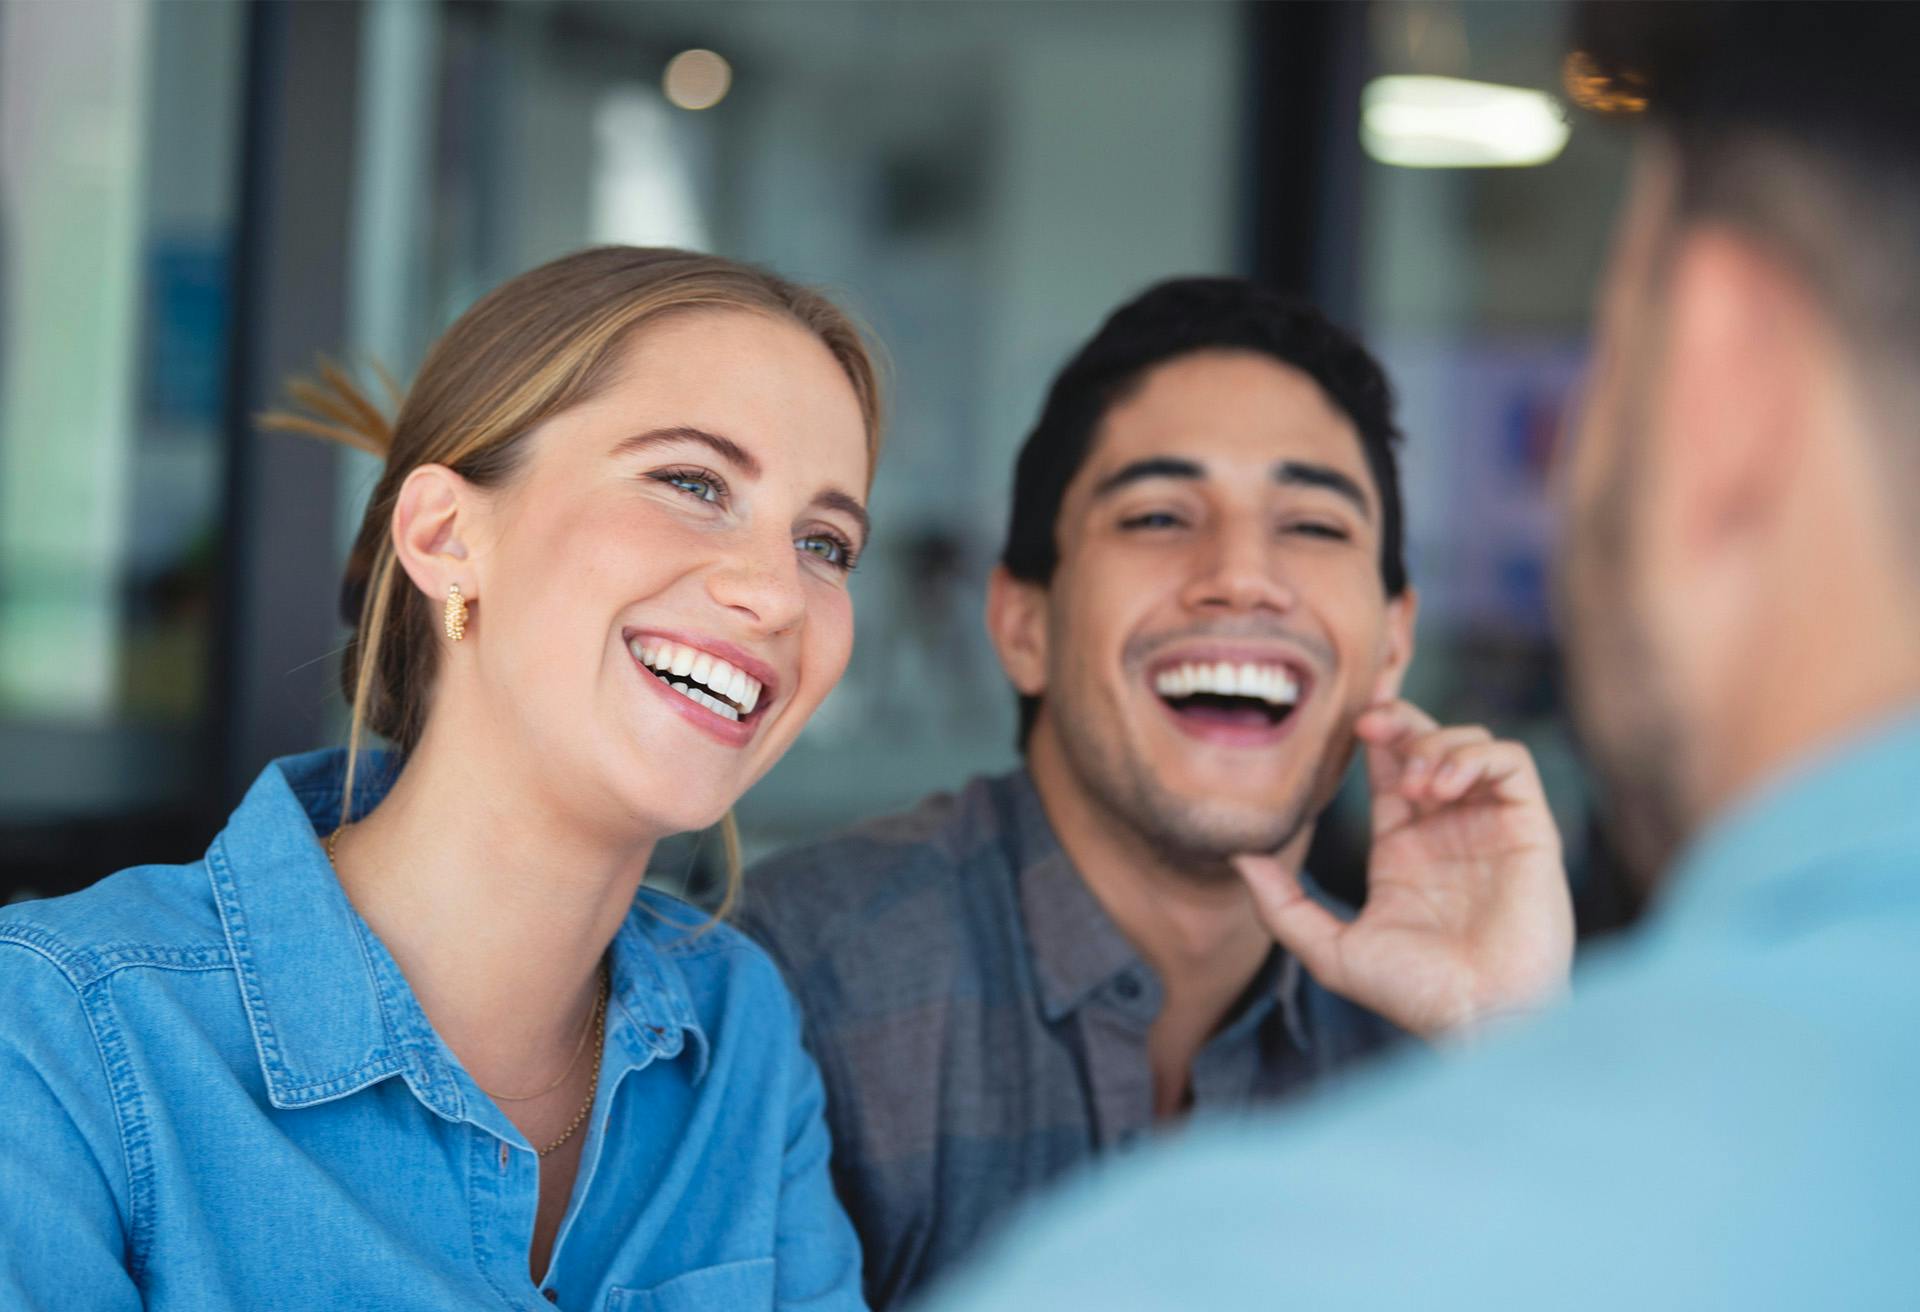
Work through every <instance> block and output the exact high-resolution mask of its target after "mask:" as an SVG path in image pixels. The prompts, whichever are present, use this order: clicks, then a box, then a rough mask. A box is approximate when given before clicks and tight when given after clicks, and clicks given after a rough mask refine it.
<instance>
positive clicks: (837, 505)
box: [813, 487, 873, 542]
mask: <svg viewBox="0 0 1920 1312" xmlns="http://www.w3.org/2000/svg"><path fill="white" fill-rule="evenodd" d="M813 504H814V505H816V506H820V507H823V508H824V509H827V510H838V511H839V512H840V513H842V514H844V515H846V516H847V517H848V518H849V519H851V520H852V521H853V522H854V523H856V524H858V525H859V526H860V540H861V541H862V542H865V541H866V540H867V535H868V533H869V532H870V531H871V529H872V527H873V525H872V522H871V521H870V520H868V518H867V508H866V507H865V506H863V505H861V504H860V498H858V497H856V496H854V495H853V494H852V493H850V492H842V491H841V490H840V489H839V488H837V487H830V488H826V489H824V490H822V491H821V492H820V493H819V494H818V495H816V496H815V497H814V498H813Z"/></svg>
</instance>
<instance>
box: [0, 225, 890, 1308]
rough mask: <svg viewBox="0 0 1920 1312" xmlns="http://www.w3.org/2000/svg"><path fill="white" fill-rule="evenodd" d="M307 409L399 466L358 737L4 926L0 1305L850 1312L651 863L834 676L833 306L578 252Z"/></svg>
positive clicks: (850, 468) (775, 1110) (831, 1223)
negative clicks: (173, 854) (379, 385)
mask: <svg viewBox="0 0 1920 1312" xmlns="http://www.w3.org/2000/svg"><path fill="white" fill-rule="evenodd" d="M335 382H336V383H338V382H339V380H337V379H336V380H335ZM304 398H305V400H306V401H307V403H308V407H309V409H311V410H314V411H315V412H317V413H318V414H319V415H320V416H321V418H320V419H318V420H316V419H313V418H304V419H295V418H290V417H285V416H283V417H281V422H282V424H283V425H288V426H297V427H304V428H306V429H308V430H309V431H316V432H322V433H325V434H326V435H329V436H335V437H339V438H341V439H343V440H347V441H351V442H354V443H355V444H357V445H361V446H364V447H367V448H369V449H371V450H373V451H375V452H376V453H377V454H379V455H381V456H383V457H384V459H385V461H386V470H385V473H384V475H383V477H382V478H381V480H380V482H379V485H378V486H377V487H376V488H375V490H374V493H373V497H372V501H371V504H370V505H369V507H368V509H367V515H366V520H365V522H364V524H363V525H362V528H361V531H360V536H359V539H358V542H357V544H356V547H355V550H354V553H353V556H352V560H351V562H350V565H349V571H348V576H349V595H350V596H357V597H358V598H359V600H358V613H359V620H358V624H357V626H356V628H355V631H354V636H353V645H352V646H351V647H350V648H349V650H348V661H347V665H346V670H345V676H346V677H345V682H346V684H347V687H348V691H349V693H350V695H351V698H352V703H353V729H352V737H351V738H350V742H349V748H350V750H349V751H346V752H342V751H337V750H336V751H322V752H315V753H312V754H309V755H306V756H300V757H293V758H289V759H285V760H281V761H276V762H274V763H273V764H272V765H271V766H269V767H268V768H267V770H266V771H265V773H263V774H262V775H261V776H260V778H259V780H258V781H257V782H256V783H255V784H254V786H253V788H252V790H251V791H250V792H249V793H248V794H247V797H246V799H245V801H243V802H242V803H241V805H240V808H239V809H238V810H237V811H236V812H235V813H234V814H233V816H232V818H231V820H230V821H229V823H228V825H227V828H226V829H225V830H224V831H223V832H222V833H221V834H220V835H219V836H218V837H217V838H216V839H214V841H213V845H212V847H211V848H210V849H209V850H208V852H207V855H206V858H205V859H204V860H203V861H200V862H196V863H194V864H192V865H187V866H173V867H158V866H155V867H145V868H141V869H136V870H130V871H126V872H124V873H122V874H120V875H117V876H114V877H112V878H110V879H107V880H105V881H103V882H102V883H100V884H98V885H96V886H95V887H94V888H92V889H90V890H88V891H86V892H83V893H79V894H76V895H74V896H72V897H68V898H61V899H57V900H53V901H48V902H40V903H30V904H26V905H22V906H18V907H13V908H9V909H7V910H6V911H5V912H4V913H0V999H4V1000H5V1005H4V1006H0V1306H4V1307H6V1308H9V1309H16V1308H18V1309H34V1308H54V1307H58V1308H88V1309H106V1308H138V1307H146V1308H193V1309H208V1308H241V1307H245V1308H266V1307H272V1308H296V1307H298V1308H310V1307H353V1308H372V1307H379V1308H463V1309H465V1308H476V1307H513V1308H541V1307H547V1306H549V1305H558V1306H560V1307H564V1308H578V1309H583V1310H584V1309H602V1308H611V1309H622V1308H634V1309H640V1308H646V1309H662V1310H665V1309H680V1308H699V1309H727V1308H749V1307H753V1308H764V1307H773V1306H779V1307H789V1306H805V1307H808V1308H816V1307H818V1308H826V1307H841V1306H854V1305H857V1303H858V1299H859V1295H858V1290H859V1287H860V1282H859V1275H860V1271H859V1254H858V1250H857V1248H856V1245H855V1241H854V1237H853V1234H852V1232H851V1230H850V1229H849V1227H848V1225H847V1222H846V1219H845V1217H844V1216H843V1215H842V1213H841V1210H840V1208H839V1205H838V1204H837V1203H836V1202H835V1200H834V1197H833V1193H832V1189H831V1186H830V1183H829V1180H828V1174H827V1156H828V1145H827V1138H826V1132H825V1130H824V1129H823V1126H822V1120H821V1108H820V1086H819V1080H818V1077H817V1076H816V1074H815V1071H814V1069H813V1067H812V1065H811V1063H810V1062H809V1060H808V1058H807V1057H806V1055H805V1053H804V1052H803V1050H802V1049H801V1047H800V1041H799V1031H798V1026H797V1024H796V1021H795V1017H794V1012H793V1009H792V1005H791V1003H790V1002H789V999H788V996H787V994H786V993H785V992H784V990H783V989H782V987H781V985H780V983H779V980H778V976H777V975H776V973H775V971H774V969H773V967H772V966H771V965H770V964H769V963H768V962H767V960H766V959H765V958H764V957H763V956H762V955H761V953H760V952H759V951H758V950H757V949H755V948H753V947H751V946H749V945H748V944H747V943H746V941H745V940H744V939H742V938H741V937H739V936H738V935H737V934H735V933H734V932H733V931H731V930H729V929H726V928H724V927H713V926H709V925H707V924H706V923H704V918H703V917H701V916H700V915H698V914H697V913H695V912H693V911H691V910H690V909H689V908H687V907H685V906H684V905H681V904H679V903H676V902H674V901H673V900H672V899H670V898H668V897H666V896H664V895H661V894H658V893H655V892H653V891H650V890H647V889H645V888H643V887H642V886H641V885H642V879H643V876H644V874H645V872H646V868H647V860H648V855H649V853H650V852H651V851H652V849H653V846H654V844H655V842H656V841H657V840H658V839H660V838H662V837H664V836H666V835H669V834H673V833H678V832H683V831H687V830H694V829H699V828H702V827H704V826H707V825H711V824H713V823H715V822H716V821H718V820H720V819H721V817H722V816H724V815H725V814H726V813H727V811H728V809H729V807H730V806H731V805H732V804H733V802H734V801H735V800H736V799H738V798H739V797H740V795H741V794H742V793H743V792H744V791H745V790H746V789H747V788H748V786H749V785H751V784H752V783H753V782H754V781H755V780H756V779H758V778H759V777H760V776H761V774H763V773H764V772H765V771H766V769H767V768H768V767H769V766H771V765H772V764H773V762H774V761H775V760H776V759H777V758H778V757H779V756H780V754H781V753H782V752H783V751H784V750H785V749H786V748H787V746H788V745H789V744H790V743H791V742H792V741H793V738H794V735H795V734H796V733H798V732H799V730H800V727H801V725H803V724H804V723H805V722H806V719H807V717H808V716H809V715H810V714H811V713H812V712H813V710H814V709H815V707H817V706H818V705H819V704H820V700H821V698H822V697H824V696H825V695H826V693H827V691H828V689H830V688H831V687H832V686H833V684H834V682H835V681H836V680H837V679H838V678H839V677H840V674H841V671H842V670H843V669H844V667H845V665H846V661H847V656H848V652H849V649H850V647H851V644H852V640H853V612H852V606H851V603H850V601H849V597H848V592H847V572H848V571H849V570H850V569H851V568H852V567H853V563H854V559H855V557H856V556H857V555H858V553H859V551H860V548H861V545H862V542H863V540H864V538H865V535H866V515H865V512H864V510H863V509H862V504H863V501H864V497H865V494H866V491H867V488H868V485H869V482H870V479H871V476H872V470H873V460H874V456H875V454H876V448H877V441H878V427H879V425H878V397H877V391H876V386H875V381H874V371H873V368H872V366H871V364H870V362H869V359H868V357H867V355H866V352H865V350H864V348H863V346H862V345H861V342H860V338H859V336H858V334H857V333H856V331H855V330H854V329H853V327H852V326H851V325H850V324H849V323H848V321H847V320H846V318H845V317H844V316H843V315H842V314H841V313H840V312H838V311H837V310H836V309H834V308H833V307H832V306H831V305H829V304H828V303H827V302H826V301H824V300H822V299H821V298H820V297H818V296H817V295H815V294H813V293H810V292H807V291H805V290H802V289H800V288H797V287H794V286H792V285H790V284H787V283H785V282H782V281H781V280H779V279H777V278H774V277H771V276H769V275H767V274H764V273H762V272H760V271H758V270H755V269H751V268H746V267H743V266H740V265H736V264H732V263H729V262H727V261H723V260H718V259H713V258H709V257H705V256H698V255H690V254H686V253H682V252H677V251H665V250H638V249H632V248H606V249H600V250H593V251H587V252H583V253H581V254H578V255H574V256H570V257H568V258H565V259H562V260H559V261H556V262H554V263H552V264H549V265H546V266H544V267H542V268H540V269H537V270H535V271H533V272H532V273H529V274H526V275H524V276H522V277H520V278H516V279H515V280H513V281H512V282H509V283H507V284H506V285H505V286H503V287H501V288H499V289H498V290H496V291H494V292H493V293H492V294H490V295H489V296H487V297H486V298H485V299H484V300H482V301H480V302H479V303H478V304H477V305H475V306H474V307H473V308H472V309H471V310H469V311H468V312H467V313H466V315H465V316H464V317H462V318H461V319H460V321H459V322H458V323H456V324H455V325H454V326H453V327H452V328H451V329H450V330H449V331H448V332H447V334H446V335H445V336H444V337H443V338H442V339H441V340H440V341H439V343H437V344H436V345H435V347H434V349H433V351H432V352H431V354H430V355H429V357H428V359H427V361H426V363H425V365H424V366H423V367H422V369H421V370H420V374H419V377H418V379H417V380H416V382H415V383H414V385H413V387H412V390H411V392H410V393H409V394H408V396H407V397H406V398H405V402H404V404H403V405H402V406H401V408H400V411H399V414H398V417H397V419H396V421H395V422H394V423H393V425H392V427H391V430H390V431H389V430H388V428H387V426H386V425H385V423H384V421H383V420H382V419H381V417H380V414H379V412H378V411H377V410H376V409H375V408H374V407H373V406H371V405H369V404H367V403H366V402H365V401H364V400H362V399H361V398H360V397H359V396H358V395H357V394H355V393H353V392H352V390H351V389H350V388H347V387H345V386H344V385H341V386H337V387H335V388H333V389H332V390H325V389H313V388H308V389H306V391H305V393H304ZM293 600H294V602H295V604H311V605H325V604H328V602H329V601H330V600H331V599H329V598H319V597H315V598H306V599H297V598H296V599H293ZM368 731H371V732H374V733H378V734H380V735H382V736H384V737H385V738H386V739H388V740H389V741H390V742H391V743H392V744H393V747H394V750H393V752H392V753H390V754H373V753H364V754H356V753H354V752H353V751H352V750H351V749H352V748H353V747H354V746H357V745H358V744H359V743H360V742H361V741H362V739H363V737H364V736H365V735H366V734H367V733H368Z"/></svg>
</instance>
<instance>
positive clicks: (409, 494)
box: [393, 465, 483, 606]
mask: <svg viewBox="0 0 1920 1312" xmlns="http://www.w3.org/2000/svg"><path fill="white" fill-rule="evenodd" d="M478 513H479V505H478V499H477V497H476V494H475V490H474V488H473V485H472V484H470V483H468V482H467V480H466V479H464V478H462V477H460V475H458V474H456V473H454V472H453V471H452V470H451V469H448V468H447V467H446V466H445V465H421V466H419V467H418V468H416V469H415V470H414V471H413V472H412V473H410V474H408V475H407V481H406V482H404V483H402V484H401V485H400V497H399V499H398V500H397V501H396V502H395V503H394V507H393V551H394V555H395V556H397V557H398V558H399V560H400V568H402V569H404V570H406V572H407V577H408V578H410V579H412V580H413V585H414V586H415V587H416V588H419V589H420V591H422V592H424V593H425V594H426V596H427V600H428V601H431V602H432V603H433V604H434V605H436V606H438V605H439V604H440V603H441V602H442V601H444V600H445V599H446V595H447V589H448V588H449V587H450V586H452V585H454V584H459V586H460V591H461V592H462V593H463V594H464V595H465V596H466V598H467V600H468V601H473V600H475V599H476V598H478V597H479V596H480V594H481V592H482V591H483V589H482V587H481V584H480V580H479V579H478V578H476V577H474V569H473V561H472V558H471V553H469V551H468V549H467V538H468V537H469V536H470V535H471V532H472V529H473V527H474V524H473V520H474V518H475V516H476V515H477V514H478Z"/></svg>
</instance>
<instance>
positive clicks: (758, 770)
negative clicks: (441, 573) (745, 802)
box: [459, 310, 868, 835]
mask: <svg viewBox="0 0 1920 1312" xmlns="http://www.w3.org/2000/svg"><path fill="white" fill-rule="evenodd" d="M528 441H529V448H530V449H529V451H528V453H527V460H526V463H525V464H524V465H523V466H522V467H521V469H520V470H519V472H518V473H517V474H516V475H515V476H514V477H513V478H511V479H510V480H509V481H508V483H507V484H506V485H505V486H504V487H502V488H500V489H498V490H497V491H494V492H491V493H481V494H479V496H478V498H477V500H478V501H479V502H480V507H481V508H480V512H479V514H478V516H477V519H478V525H477V532H476V533H475V534H474V537H475V538H476V539H478V542H477V544H476V547H475V549H474V550H473V552H472V562H471V569H472V572H473V574H474V577H475V579H476V584H477V587H478V589H479V591H478V593H477V595H476V596H475V598H474V602H475V605H474V622H473V624H472V627H471V628H470V630H469V636H468V640H467V643H466V644H465V645H466V646H467V647H468V648H469V649H470V650H469V651H462V652H460V653H459V656H460V657H462V658H467V659H468V661H469V662H470V664H469V670H468V671H467V673H470V675H471V678H472V680H473V684H474V688H473V690H474V691H475V692H476V693H477V694H478V695H477V697H475V698H471V699H469V698H464V697H463V698H460V699H459V700H461V701H462V702H465V703H467V704H468V705H477V706H478V708H480V709H479V711H478V713H479V714H482V715H484V716H487V717H489V718H490V719H493V720H494V721H495V723H494V724H493V726H491V727H492V730H493V731H492V732H489V733H488V734H487V735H486V738H487V739H488V740H489V741H490V742H491V743H493V744H494V745H495V746H496V747H497V748H498V749H499V750H508V751H513V752H515V753H516V754H517V755H518V756H519V759H520V762H521V763H522V764H523V765H524V769H525V772H526V777H527V779H528V786H529V788H534V789H539V790H542V791H543V792H545V793H547V794H549V795H551V796H553V797H555V798H557V799H558V800H559V801H560V802H561V804H562V805H564V806H567V807H571V808H584V809H585V810H586V811H587V812H588V813H589V814H590V815H592V816H594V817H596V818H604V819H606V820H607V822H608V823H610V824H612V825H613V826H615V827H616V828H617V829H620V830H626V829H628V828H631V829H634V830H637V831H640V832H642V833H652V834H655V835H658V834H666V833H673V832H679V831H684V830H688V829H697V828H701V827H703V826H706V825H709V824H712V823H714V822H715V821H717V820H718V819H719V818H720V816H721V815H722V814H723V813H724V812H725V811H726V809H727V808H728V807H729V806H731V805H732V804H733V803H734V802H735V801H736V800H738V798H739V797H740V795H741V794H742V793H743V792H745V791H746V789H747V787H748V786H749V785H750V784H752V783H753V782H754V781H755V780H756V779H758V778H759V777H760V776H761V775H762V774H764V773H765V772H766V770H767V769H768V767H770V766H771V765H772V764H773V763H774V762H775V761H776V760H777V759H779V757H780V754H781V753H782V752H784V751H785V750H786V749H787V747H788V745H789V744H791V743H792V742H793V739H794V736H795V735H796V734H798V733H799V731H800V727H801V726H802V725H803V724H805V723H806V721H807V717H808V716H810V715H812V714H813V712H814V709H815V708H816V707H818V706H819V705H820V701H821V699H822V698H823V697H825V696H826V695H827V692H828V691H829V690H830V689H831V688H832V687H833V685H834V684H835V682H837V681H838V680H839V678H840V675H841V673H842V671H844V670H845V669H846V665H847V657H848V654H849V653H850V651H851V650H852V647H853V604H852V600H851V598H850V597H849V595H848V591H847V577H848V570H849V568H850V567H851V566H852V563H853V561H854V559H855V558H856V557H857V556H858V554H859V552H860V550H861V549H862V547H863V546H864V544H865V540H866V534H867V525H866V514H865V511H864V509H863V502H864V493H865V490H866V486H867V477H868V467H867V466H868V455H867V435H866V429H865V425H864V422H863V420H862V417H861V411H860V404H859V401H858V399H857V398H856V396H855V394H854V391H853V387H852V385H851V384H850V383H849V382H848V380H847V376H846V374H845V372H844V371H843V370H842V369H841V367H840V365H839V363H838V362H837V361H836V360H835V359H834V358H833V356H832V355H831V354H830V353H829V352H828V350H827V348H826V347H825V346H824V345H822V344H821V343H820V341H819V340H818V339H817V338H815V337H814V336H813V335H812V334H810V333H809V332H807V331H806V330H805V329H803V328H801V327H799V326H797V325H795V324H793V323H791V322H788V321H786V320H783V319H777V318H774V317H771V316H767V315H761V314H754V313H749V312H744V311H733V310H701V311H693V312H687V313H682V314H677V315H670V316H668V317H667V318H665V319H663V320H661V321H660V322H658V323H656V324H652V325H649V326H647V327H645V328H643V329H641V330H640V331H639V332H638V333H637V334H636V335H635V337H634V339H633V340H632V342H631V343H630V344H629V345H628V346H627V348H626V350H625V353H624V358H623V360H622V361H621V367H620V368H619V369H618V370H617V371H616V376H615V378H614V380H613V381H612V383H611V385H609V386H607V387H606V388H605V389H604V390H603V391H602V392H601V393H600V394H599V395H598V396H597V397H595V398H594V399H593V400H591V401H588V402H587V403H585V404H583V405H580V406H578V407H575V408H574V409H572V410H569V411H567V412H565V413H563V414H560V415H557V416H555V417H554V418H553V419H551V420H549V421H548V422H547V423H545V424H543V425H542V426H541V427H540V428H539V429H538V430H536V431H535V432H534V433H532V434H531V435H530V436H529V439H528Z"/></svg>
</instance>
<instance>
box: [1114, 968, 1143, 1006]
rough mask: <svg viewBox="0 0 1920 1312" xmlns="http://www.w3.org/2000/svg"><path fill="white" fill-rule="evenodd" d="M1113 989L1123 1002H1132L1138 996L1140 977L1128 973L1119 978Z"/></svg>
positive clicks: (1130, 972)
mask: <svg viewBox="0 0 1920 1312" xmlns="http://www.w3.org/2000/svg"><path fill="white" fill-rule="evenodd" d="M1113 988H1114V992H1116V993H1118V994H1119V995H1120V997H1121V998H1122V999H1123V1000H1124V1001H1127V1002H1132V1001H1133V1000H1134V999H1135V998H1137V997H1139V996H1140V977H1139V976H1137V975H1135V974H1134V973H1133V972H1132V971H1128V972H1127V973H1126V974H1124V975H1122V976H1121V977H1120V978H1119V980H1118V981H1117V982H1116V983H1115V984H1114V986H1113Z"/></svg>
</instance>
